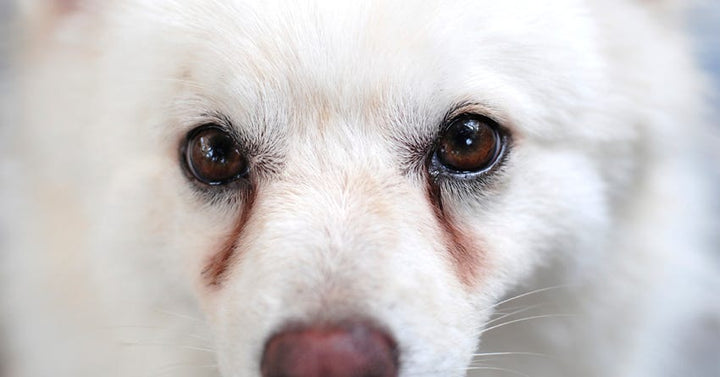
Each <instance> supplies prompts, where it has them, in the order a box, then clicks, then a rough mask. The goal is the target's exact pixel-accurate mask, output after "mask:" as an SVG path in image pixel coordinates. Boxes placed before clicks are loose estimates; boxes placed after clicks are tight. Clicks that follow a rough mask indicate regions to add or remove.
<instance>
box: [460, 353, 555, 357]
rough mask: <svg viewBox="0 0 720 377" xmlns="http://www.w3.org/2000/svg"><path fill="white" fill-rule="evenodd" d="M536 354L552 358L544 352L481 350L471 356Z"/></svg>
mask: <svg viewBox="0 0 720 377" xmlns="http://www.w3.org/2000/svg"><path fill="white" fill-rule="evenodd" d="M514 355H518V356H536V357H543V358H552V356H550V355H547V354H544V353H537V352H481V353H475V354H473V357H482V356H514Z"/></svg>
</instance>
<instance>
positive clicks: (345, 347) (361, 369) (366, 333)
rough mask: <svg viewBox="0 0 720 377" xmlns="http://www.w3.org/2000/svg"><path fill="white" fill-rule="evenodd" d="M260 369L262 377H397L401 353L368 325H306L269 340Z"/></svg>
mask: <svg viewBox="0 0 720 377" xmlns="http://www.w3.org/2000/svg"><path fill="white" fill-rule="evenodd" d="M260 368H261V371H262V376H263V377H397V374H398V353H397V348H396V345H395V342H394V341H393V339H392V338H391V337H390V336H389V335H387V334H386V333H384V332H382V331H380V330H378V329H376V328H374V327H372V326H370V325H368V324H365V323H360V322H354V323H344V324H342V325H335V326H316V327H312V326H309V327H307V326H306V327H301V328H291V329H288V330H285V331H283V332H280V333H279V334H277V335H275V336H273V337H272V338H270V340H269V341H268V342H267V344H266V345H265V353H264V354H263V358H262V362H261V367H260Z"/></svg>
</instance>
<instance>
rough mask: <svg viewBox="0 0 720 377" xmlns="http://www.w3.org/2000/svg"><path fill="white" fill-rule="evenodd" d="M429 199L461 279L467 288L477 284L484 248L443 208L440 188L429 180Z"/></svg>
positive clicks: (446, 246)
mask: <svg viewBox="0 0 720 377" xmlns="http://www.w3.org/2000/svg"><path fill="white" fill-rule="evenodd" d="M427 187H428V189H427V196H428V201H429V202H430V204H431V205H432V207H433V212H434V214H435V218H436V219H437V221H438V224H439V225H440V228H441V231H442V233H443V238H444V240H443V241H444V243H445V249H446V250H447V252H448V254H449V255H450V259H451V260H452V263H453V265H454V267H455V271H456V273H457V275H458V278H459V279H460V281H461V282H462V283H463V285H465V287H467V288H472V287H474V286H476V285H477V283H478V280H479V273H480V269H481V266H482V262H483V259H484V258H483V255H484V252H483V250H482V249H481V248H480V247H479V246H477V243H476V242H475V241H474V239H473V238H472V237H470V236H468V235H467V234H466V233H465V232H464V231H463V230H462V229H461V228H460V227H459V226H458V225H457V224H456V223H455V222H454V221H453V220H452V219H451V218H450V217H449V216H447V214H446V213H445V211H444V210H443V203H442V194H441V192H440V188H439V187H438V186H437V185H435V184H433V182H432V181H428V185H427Z"/></svg>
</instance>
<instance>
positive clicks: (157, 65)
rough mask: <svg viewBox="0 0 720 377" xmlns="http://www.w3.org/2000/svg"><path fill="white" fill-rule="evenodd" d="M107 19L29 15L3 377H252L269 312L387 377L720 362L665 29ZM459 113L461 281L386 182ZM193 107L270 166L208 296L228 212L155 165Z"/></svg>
mask: <svg viewBox="0 0 720 377" xmlns="http://www.w3.org/2000/svg"><path fill="white" fill-rule="evenodd" d="M29 3H31V2H28V4H29ZM107 3H111V2H107ZM112 3H113V4H105V2H97V3H95V2H87V3H82V5H81V7H80V8H79V9H74V10H70V11H67V12H64V13H63V12H60V11H58V10H57V9H55V10H54V11H53V10H45V11H42V10H41V9H40V8H33V7H32V6H29V7H27V8H26V9H27V12H26V13H25V14H26V18H25V19H24V20H25V21H24V22H25V26H26V27H25V28H24V29H23V30H25V32H24V34H22V36H23V39H22V42H21V45H22V46H23V49H22V51H20V53H19V54H18V58H17V66H16V67H15V70H14V71H13V73H14V74H15V77H16V78H17V80H16V83H15V85H14V87H13V91H12V95H11V96H10V99H9V100H8V102H7V103H10V101H12V103H13V106H12V107H13V108H14V109H16V110H17V111H14V112H13V113H12V114H13V116H14V118H10V117H8V119H12V122H8V124H7V125H6V126H4V127H3V130H2V132H3V135H2V136H3V139H4V140H5V141H10V142H9V143H6V144H7V148H5V149H6V152H7V153H4V154H5V155H6V158H5V159H4V160H3V170H2V173H3V176H2V189H3V191H2V192H3V202H2V207H0V208H2V212H3V216H2V220H3V223H2V225H3V229H4V231H5V232H6V235H7V237H4V242H5V246H3V252H4V253H3V254H4V256H3V257H4V260H3V270H4V271H3V275H2V278H3V279H4V280H3V283H2V287H3V288H4V289H3V295H2V300H3V301H2V309H3V317H2V320H3V327H2V334H3V338H4V340H5V341H7V342H5V343H6V344H7V346H6V347H5V349H6V354H7V360H8V361H7V364H6V365H8V368H10V369H9V371H7V373H8V374H7V375H8V376H12V377H38V376H51V375H52V376H120V377H135V376H163V375H175V376H220V375H222V376H224V377H253V376H259V368H258V365H259V364H258V363H259V358H260V355H261V352H262V347H263V345H264V342H265V340H266V339H267V337H268V336H269V335H270V334H271V333H273V332H274V331H277V330H278V329H279V328H280V327H281V326H283V325H284V324H285V323H287V322H288V321H291V320H298V319H300V320H307V321H318V320H330V321H333V320H342V319H345V318H354V317H358V316H359V317H363V318H370V319H373V320H374V321H376V322H378V323H379V324H381V325H382V326H384V327H386V328H387V329H389V331H390V332H391V333H392V335H393V336H394V337H395V338H396V340H397V341H398V344H399V347H400V351H401V356H400V357H401V358H400V362H401V372H400V375H401V377H419V376H427V377H453V376H462V375H465V373H466V370H473V371H472V372H470V373H478V375H482V376H494V375H498V376H503V375H512V374H513V373H516V374H517V373H521V374H526V375H531V376H533V377H544V376H598V377H624V376H635V377H650V376H653V377H654V376H674V375H678V376H679V375H683V376H703V375H707V376H710V375H712V373H716V372H717V371H718V369H719V368H718V367H717V366H716V365H713V360H710V361H708V360H705V361H703V359H702V357H701V356H702V352H708V353H709V355H712V352H713V351H712V347H715V350H717V346H718V344H720V335H719V333H720V331H718V327H719V326H720V322H718V313H719V311H720V310H719V309H720V308H718V304H717V302H718V300H717V289H718V288H719V287H720V285H719V284H718V281H717V272H718V263H717V260H716V259H712V254H711V247H712V246H713V243H712V242H711V240H710V235H711V234H712V232H714V231H716V228H714V226H715V225H714V222H713V220H712V213H711V210H712V208H713V205H714V204H715V201H716V199H715V198H714V195H713V193H714V191H713V190H715V189H713V188H712V187H711V185H710V182H709V180H708V174H707V172H706V171H705V170H706V166H707V164H706V163H703V161H704V159H707V158H709V153H707V151H709V150H710V148H711V146H710V143H709V129H708V127H707V124H708V122H707V120H706V119H707V114H706V111H705V108H704V105H703V90H704V88H703V87H702V77H701V76H700V75H699V74H698V72H697V70H696V69H695V67H694V63H693V61H692V59H691V58H690V57H689V56H690V55H689V52H688V45H687V41H686V40H685V37H684V35H683V33H682V31H681V27H680V25H681V22H680V21H679V19H678V18H676V17H674V16H671V13H670V12H671V11H670V10H668V9H665V8H663V10H659V8H656V7H655V5H650V4H647V5H644V4H642V3H644V2H643V1H639V0H638V1H630V0H627V1H624V0H610V1H601V0H594V1H591V0H584V1H583V0H557V1H553V2H538V1H529V0H508V1H486V0H476V1H460V0H458V1H449V2H448V1H433V0H426V1H415V2H410V1H404V2H395V3H389V2H388V3H386V2H382V1H369V2H362V4H357V3H358V2H340V1H320V0H305V1H297V2H282V1H262V2H261V1H258V2H250V1H242V0H235V1H233V0H230V1H219V0H213V1H200V0H158V1H140V0H124V1H117V2H112ZM647 3H651V2H650V1H647ZM59 13H62V14H59ZM39 14H41V16H38V15H39ZM460 102H472V103H475V104H478V105H477V106H480V107H479V108H478V109H476V110H477V111H483V112H485V113H487V115H489V116H492V117H494V118H495V119H496V120H498V121H499V122H500V123H502V124H503V125H504V126H506V127H508V128H510V129H511V132H512V133H513V143H514V148H513V149H512V151H511V153H510V157H509V159H508V161H507V165H506V167H505V169H504V170H503V171H502V172H501V174H499V177H498V182H496V184H494V185H492V186H491V187H487V188H486V189H485V190H481V191H482V192H468V191H467V190H464V191H463V190H462V189H457V190H451V189H449V188H448V189H446V190H444V192H443V202H444V205H445V206H444V210H445V212H446V214H447V215H448V216H449V217H451V218H452V219H453V221H454V222H455V223H457V224H460V226H462V228H463V229H464V230H465V231H466V233H467V234H469V235H471V236H472V238H473V239H474V240H476V242H478V244H481V245H482V247H481V248H482V250H483V251H484V253H485V256H484V259H483V262H482V265H481V267H480V272H479V273H478V276H479V278H478V279H477V280H475V281H474V283H473V284H472V285H471V286H467V285H464V284H463V281H462V279H460V278H459V277H458V276H457V273H456V269H455V267H454V266H453V263H452V261H451V258H450V256H449V255H448V253H447V251H446V250H445V246H444V245H443V242H442V239H443V237H444V235H443V232H444V230H443V228H442V227H441V226H440V225H439V224H438V221H437V219H436V218H435V216H434V214H433V211H432V208H431V204H430V203H429V202H428V199H427V197H426V195H425V193H426V187H425V186H426V181H425V179H424V178H423V177H422V174H421V173H422V172H421V171H411V172H407V171H405V170H403V163H404V160H405V159H406V157H407V153H406V150H405V149H403V147H402V143H403V142H406V141H411V140H414V141H419V140H422V139H423V137H427V136H428V135H430V137H432V135H434V133H435V132H436V131H437V129H438V127H439V125H440V122H441V120H442V117H443V116H444V115H445V113H446V112H447V111H449V110H450V109H451V108H452V106H453V105H455V104H457V103H460ZM213 112H219V113H222V114H224V115H225V116H227V117H228V118H230V119H231V120H232V122H233V124H234V125H236V126H237V127H238V128H239V129H241V130H242V132H243V133H244V134H246V135H247V137H248V138H249V139H251V140H254V141H257V142H258V143H270V144H272V145H271V146H272V150H273V153H276V154H278V155H279V156H281V157H280V159H279V160H276V161H263V162H262V163H265V164H270V165H272V166H274V167H275V168H276V170H277V171H276V173H273V174H267V175H265V176H263V177H262V178H261V180H260V184H258V190H257V195H258V196H257V199H256V204H255V205H254V207H253V214H252V216H250V220H249V222H248V224H247V226H246V228H245V230H244V231H243V237H242V242H241V243H240V245H239V247H238V249H239V250H238V253H239V254H240V255H241V256H240V257H239V259H238V260H237V261H236V263H233V264H232V266H231V269H230V273H229V275H228V279H227V281H226V282H225V283H224V284H223V286H222V287H221V288H220V289H217V290H214V289H210V288H208V287H207V286H206V284H205V282H203V280H202V278H201V271H202V269H203V268H204V266H205V264H206V260H207V258H209V257H210V256H211V255H212V254H213V253H215V252H217V250H218V249H219V247H220V245H222V244H223V242H224V241H225V240H226V239H227V237H228V236H229V234H231V233H232V229H233V227H234V224H235V222H236V219H237V218H238V216H239V213H240V212H241V211H242V208H243V206H242V205H241V204H239V203H226V202H215V203H214V202H209V201H207V200H206V199H205V198H204V197H202V196H201V195H198V194H197V192H196V191H195V190H194V189H193V187H192V184H191V183H190V182H189V181H188V179H187V178H186V176H185V175H184V174H183V172H182V169H181V168H180V166H179V163H178V161H179V155H178V153H179V152H178V146H179V144H180V141H181V140H183V138H184V137H185V134H186V133H187V132H188V131H189V130H190V129H192V128H193V127H195V126H196V125H198V124H201V123H202V122H203V121H205V120H206V115H205V114H208V113H213ZM258 163H260V162H258ZM525 292H535V293H530V294H527V295H523V296H522V297H519V298H517V299H510V300H507V298H508V297H510V298H512V297H514V296H515V295H518V294H523V293H525ZM501 301H507V302H504V303H503V304H502V305H500V306H496V303H498V302H501ZM513 312H515V314H514V315H510V316H507V317H503V318H499V317H502V316H503V313H513ZM524 318H525V319H524ZM504 321H508V324H507V325H504V326H500V327H495V325H498V324H501V323H503V322H504ZM486 324H487V325H486ZM484 327H486V328H488V330H487V333H484V334H482V336H481V337H480V338H479V335H480V333H481V332H483V330H482V329H483V328H484ZM713 330H714V331H715V333H714V335H713V334H712V333H711V331H713ZM697 334H704V335H702V336H699V335H697ZM478 339H481V343H480V348H479V350H478V351H476V346H477V342H478ZM698 339H705V340H704V341H702V342H701V340H698ZM693 346H695V347H696V348H697V347H699V348H703V347H704V348H703V350H704V351H703V350H697V349H693V348H691V347H693ZM474 352H480V353H488V354H487V355H480V356H477V357H476V358H475V359H476V361H475V363H474V364H472V365H470V362H471V360H472V359H473V353H474ZM497 352H500V353H503V352H516V353H515V354H507V355H505V354H503V355H496V356H493V355H492V354H493V353H497ZM531 353H532V354H531ZM535 353H539V354H541V355H535ZM491 356H493V357H491ZM703 362H706V363H707V364H702V363H703ZM475 367H477V368H479V369H477V371H474V368H475ZM713 368H715V369H713ZM702 373H707V374H702Z"/></svg>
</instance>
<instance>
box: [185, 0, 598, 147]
mask: <svg viewBox="0 0 720 377" xmlns="http://www.w3.org/2000/svg"><path fill="white" fill-rule="evenodd" d="M457 3H458V4H453V6H448V3H447V2H444V1H414V2H382V1H374V2H345V1H321V0H318V1H313V0H307V1H301V2H278V1H267V2H243V1H236V2H225V3H222V2H212V3H208V4H207V5H206V4H205V3H203V6H202V7H197V8H194V9H195V10H194V11H191V12H189V13H187V14H184V17H187V18H192V19H193V21H192V22H191V23H189V24H190V25H192V27H194V28H197V31H199V35H201V36H202V37H201V38H200V40H201V42H202V44H203V46H202V47H201V50H203V51H206V52H207V54H205V55H203V54H201V56H200V58H199V59H198V60H197V64H196V67H194V68H193V75H194V76H196V77H198V79H199V80H201V81H214V85H213V87H214V88H223V90H224V93H223V94H221V95H220V96H221V97H223V99H224V100H227V101H232V103H231V104H229V105H228V106H227V107H234V108H235V109H237V110H238V113H241V112H242V113H245V114H247V113H254V112H257V111H259V110H258V106H261V107H264V108H265V109H267V108H268V107H271V108H275V109H276V110H275V111H277V109H288V111H293V112H295V113H294V114H290V115H287V117H292V118H295V119H305V120H310V121H311V122H305V123H304V124H310V123H316V120H317V119H327V117H329V116H337V117H341V118H344V119H348V118H352V119H366V118H368V117H378V116H380V117H385V118H387V117H388V114H394V115H397V113H398V109H402V111H415V112H421V113H422V114H410V115H408V114H404V115H401V116H409V117H411V118H412V116H413V115H416V116H417V117H418V118H422V119H437V118H439V117H442V115H443V114H445V113H446V112H447V111H449V110H451V108H452V106H453V105H455V104H458V103H477V104H481V105H484V106H485V107H486V108H491V109H495V110H496V111H497V113H498V114H499V116H500V117H508V118H512V121H513V122H512V123H514V124H516V125H518V126H519V127H523V126H530V125H531V124H532V127H534V128H532V129H527V130H525V131H527V132H528V133H537V134H541V133H543V132H544V131H545V130H544V129H543V128H542V125H541V122H540V123H539V122H538V120H542V119H568V118H573V114H572V112H573V110H574V108H573V105H574V104H577V105H578V106H584V105H586V104H589V103H592V102H593V100H594V96H596V93H597V92H600V90H599V89H597V88H595V85H599V84H600V82H601V81H602V80H600V79H599V78H597V77H596V75H597V73H598V71H599V67H600V66H601V62H600V61H599V59H598V58H596V57H597V55H598V54H597V51H596V50H597V48H598V46H595V45H592V44H589V43H588V42H587V41H589V40H594V39H593V38H578V37H577V36H578V35H579V34H592V33H593V25H591V24H590V23H589V22H587V20H586V17H583V16H582V12H583V11H584V10H583V8H582V6H581V4H579V3H578V2H577V1H574V0H563V1H558V2H553V3H552V4H545V3H543V4H540V3H537V2H533V1H523V0H512V1H503V2H496V1H485V0H478V1H467V2H462V1H460V2H457ZM549 7H551V8H553V9H552V10H551V11H548V9H547V8H549ZM581 41H582V42H581ZM548 51H552V53H549V52H548ZM208 60H213V61H212V62H211V64H208ZM219 81H222V82H221V83H220V82H219ZM577 82H584V83H585V84H584V86H582V87H579V86H578V85H576V83H577ZM559 98H564V100H563V101H565V102H568V101H569V102H572V103H569V104H568V103H565V104H564V105H563V106H558V105H557V101H558V99H559ZM569 99H572V100H569ZM561 111H562V112H566V113H565V114H559V112H561ZM256 116H261V117H267V115H266V114H262V115H258V114H256ZM279 123H282V122H279ZM361 123H362V122H361ZM371 123H372V122H364V123H363V124H365V125H367V124H371ZM430 123H432V122H429V123H428V124H427V125H420V124H414V127H415V128H417V127H419V126H427V127H428V129H429V131H430V128H432V127H435V125H433V124H430ZM377 124H383V122H378V123H377ZM546 126H547V127H553V126H557V124H555V125H553V124H550V122H548V124H547V125H546Z"/></svg>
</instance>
